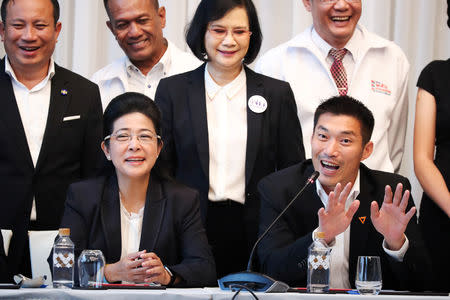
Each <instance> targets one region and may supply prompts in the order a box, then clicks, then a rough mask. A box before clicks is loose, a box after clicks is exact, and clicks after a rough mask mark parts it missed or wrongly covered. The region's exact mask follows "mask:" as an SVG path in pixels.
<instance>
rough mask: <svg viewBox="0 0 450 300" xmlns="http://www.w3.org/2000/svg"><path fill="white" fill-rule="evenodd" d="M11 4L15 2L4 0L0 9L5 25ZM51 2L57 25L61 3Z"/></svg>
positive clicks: (52, 0) (56, 0)
mask: <svg viewBox="0 0 450 300" xmlns="http://www.w3.org/2000/svg"><path fill="white" fill-rule="evenodd" d="M9 2H14V0H3V2H2V7H1V9H0V14H1V15H2V21H3V24H5V23H6V14H7V11H6V7H7V6H8V4H9ZM50 2H51V3H52V5H53V19H54V20H55V25H56V23H57V22H58V20H59V3H58V0H50Z"/></svg>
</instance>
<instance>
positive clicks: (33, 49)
mask: <svg viewBox="0 0 450 300" xmlns="http://www.w3.org/2000/svg"><path fill="white" fill-rule="evenodd" d="M19 48H20V49H22V50H24V51H30V52H31V51H36V50H37V49H39V47H25V46H19Z"/></svg>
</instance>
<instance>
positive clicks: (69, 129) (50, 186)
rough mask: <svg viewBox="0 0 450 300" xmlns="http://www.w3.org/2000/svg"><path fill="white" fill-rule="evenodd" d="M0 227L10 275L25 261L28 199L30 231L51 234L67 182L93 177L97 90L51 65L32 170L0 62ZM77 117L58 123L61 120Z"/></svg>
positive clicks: (99, 113)
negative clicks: (33, 216) (8, 234)
mask: <svg viewBox="0 0 450 300" xmlns="http://www.w3.org/2000/svg"><path fill="white" fill-rule="evenodd" d="M0 95H1V96H0V99H1V100H0V101H1V106H2V108H1V110H0V145H1V147H0V190H1V191H2V197H1V200H0V201H1V205H2V210H1V211H0V228H8V229H12V230H13V236H12V239H11V244H10V250H9V255H8V260H9V261H10V265H11V268H12V269H11V270H12V272H13V274H17V273H18V272H22V271H23V270H19V269H18V268H19V265H20V263H21V262H22V260H24V259H29V258H28V257H26V256H25V254H24V252H25V247H28V244H27V242H26V241H27V230H28V229H29V220H30V212H31V206H32V201H33V196H34V197H35V199H36V212H37V221H36V224H35V226H34V228H35V229H43V230H45V229H57V228H58V226H59V224H60V222H61V217H62V214H63V209H64V201H65V198H66V192H67V187H68V186H69V184H70V183H72V182H74V181H76V180H79V179H81V178H84V177H87V176H90V175H93V173H94V172H95V171H96V169H97V164H98V161H99V158H100V157H101V149H100V143H101V140H102V138H101V136H102V106H101V101H100V93H99V90H98V87H97V85H95V84H94V83H92V82H90V81H89V80H87V79H85V78H83V77H81V76H80V75H77V74H75V73H73V72H70V71H68V70H66V69H64V68H61V67H59V66H57V65H55V74H54V76H53V78H52V79H51V96H50V106H49V112H48V118H47V123H46V128H45V133H44V138H43V141H42V147H41V151H40V153H39V158H38V161H37V164H36V168H35V167H34V165H33V161H32V159H31V155H30V151H29V148H28V143H27V139H26V136H25V131H24V128H23V125H22V120H21V117H20V113H19V109H18V107H17V102H16V99H15V96H14V91H13V87H12V84H11V79H10V77H9V75H8V74H6V73H5V59H4V58H3V59H2V60H1V61H0ZM78 115H79V116H80V118H79V119H74V120H69V121H64V118H65V117H70V116H78Z"/></svg>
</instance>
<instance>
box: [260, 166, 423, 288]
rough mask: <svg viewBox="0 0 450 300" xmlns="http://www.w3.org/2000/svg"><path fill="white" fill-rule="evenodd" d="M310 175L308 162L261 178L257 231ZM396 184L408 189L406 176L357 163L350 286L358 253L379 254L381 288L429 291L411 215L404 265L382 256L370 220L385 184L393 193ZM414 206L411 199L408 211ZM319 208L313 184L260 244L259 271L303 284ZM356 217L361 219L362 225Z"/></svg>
mask: <svg viewBox="0 0 450 300" xmlns="http://www.w3.org/2000/svg"><path fill="white" fill-rule="evenodd" d="M313 171H314V167H313V165H312V162H311V160H310V159H309V160H306V161H305V162H304V163H301V164H297V165H294V166H292V167H290V168H287V169H285V170H281V171H280V172H277V173H274V174H271V175H269V176H267V177H265V178H264V179H263V180H261V182H260V184H259V186H258V189H259V192H260V195H261V221H260V232H261V233H262V232H263V231H264V230H265V229H266V228H267V227H268V225H269V224H270V223H272V221H273V220H274V219H275V218H276V217H277V216H278V214H279V213H280V212H281V211H282V210H283V209H284V208H285V207H286V205H287V204H288V202H289V201H290V200H291V199H292V198H293V197H294V195H296V194H297V192H298V191H299V190H300V188H301V187H302V186H303V184H304V183H306V180H307V178H308V177H309V176H310V175H311V174H312V173H313ZM399 182H400V183H402V184H403V187H404V190H406V189H408V190H411V185H410V183H409V181H408V179H406V178H405V177H402V176H400V175H396V174H392V173H386V172H381V171H375V170H371V169H369V168H367V167H366V166H365V165H364V164H362V163H361V165H360V194H359V196H358V197H357V199H358V200H359V201H360V206H359V209H358V210H357V212H356V214H355V215H354V217H353V220H352V222H351V225H350V226H351V227H350V252H349V281H350V283H351V285H352V287H353V288H354V287H355V273H356V262H357V258H358V256H360V255H375V256H380V258H381V269H382V273H383V274H382V276H383V288H384V289H399V290H424V289H426V288H427V287H428V280H427V277H428V276H429V274H431V271H430V261H429V257H428V255H427V253H426V251H425V249H424V245H423V242H422V239H421V237H420V233H419V230H418V227H417V218H416V216H413V218H412V219H411V220H410V222H409V224H408V226H407V229H406V232H405V235H406V236H407V237H408V239H409V248H408V251H407V252H406V255H405V257H404V259H403V262H397V261H394V260H393V259H392V258H391V257H389V256H388V255H387V254H386V253H385V251H384V250H383V248H382V242H383V236H382V235H381V234H380V233H378V232H377V231H376V230H375V227H374V226H373V224H372V222H371V219H370V203H371V202H372V201H373V200H375V201H377V202H378V204H379V206H380V207H381V203H382V202H383V199H384V188H385V186H386V185H390V186H391V187H392V188H393V190H394V189H395V187H396V186H397V184H398V183H399ZM413 205H414V202H413V200H412V198H411V197H410V199H409V204H408V208H407V210H409V209H410V208H411V207H412V206H413ZM321 207H323V204H322V201H321V200H320V198H319V196H318V195H317V192H316V185H315V184H312V185H310V186H309V187H308V188H307V189H306V190H305V193H304V194H303V195H302V196H301V197H300V198H298V199H297V200H296V202H294V204H293V205H292V206H291V207H290V208H289V209H288V210H287V211H286V214H285V215H284V216H283V217H282V218H280V220H278V222H277V223H276V225H274V227H273V228H272V230H271V231H270V232H269V233H268V235H267V236H266V237H265V238H264V239H263V240H262V241H261V244H260V245H259V248H258V256H259V259H260V263H261V266H262V269H263V272H264V273H266V274H268V275H269V276H272V277H274V278H276V279H278V280H282V281H284V282H286V283H288V284H290V285H293V286H306V271H307V256H308V247H309V245H310V244H311V243H312V232H313V231H314V229H316V228H317V227H318V226H319V220H318V216H317V212H318V210H319V209H320V208H321ZM360 218H365V220H364V222H362V221H361V219H360Z"/></svg>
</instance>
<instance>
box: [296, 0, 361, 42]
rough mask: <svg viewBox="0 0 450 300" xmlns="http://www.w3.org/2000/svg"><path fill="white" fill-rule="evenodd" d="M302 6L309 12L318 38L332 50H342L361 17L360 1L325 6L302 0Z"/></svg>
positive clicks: (314, 1) (340, 2) (317, 1)
mask: <svg viewBox="0 0 450 300" xmlns="http://www.w3.org/2000/svg"><path fill="white" fill-rule="evenodd" d="M303 4H304V5H305V8H306V9H307V10H308V11H309V12H311V15H312V18H313V24H314V29H315V30H316V31H317V33H318V34H319V35H320V37H321V38H322V39H324V40H325V41H326V42H327V43H328V44H330V46H332V47H333V48H336V49H341V48H344V46H345V45H346V44H347V42H348V41H349V40H350V38H351V37H352V35H353V32H354V31H355V27H356V25H357V24H358V21H359V18H360V17H361V1H356V2H347V1H345V0H338V1H337V2H336V3H335V4H325V3H322V2H321V1H320V0H303Z"/></svg>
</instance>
